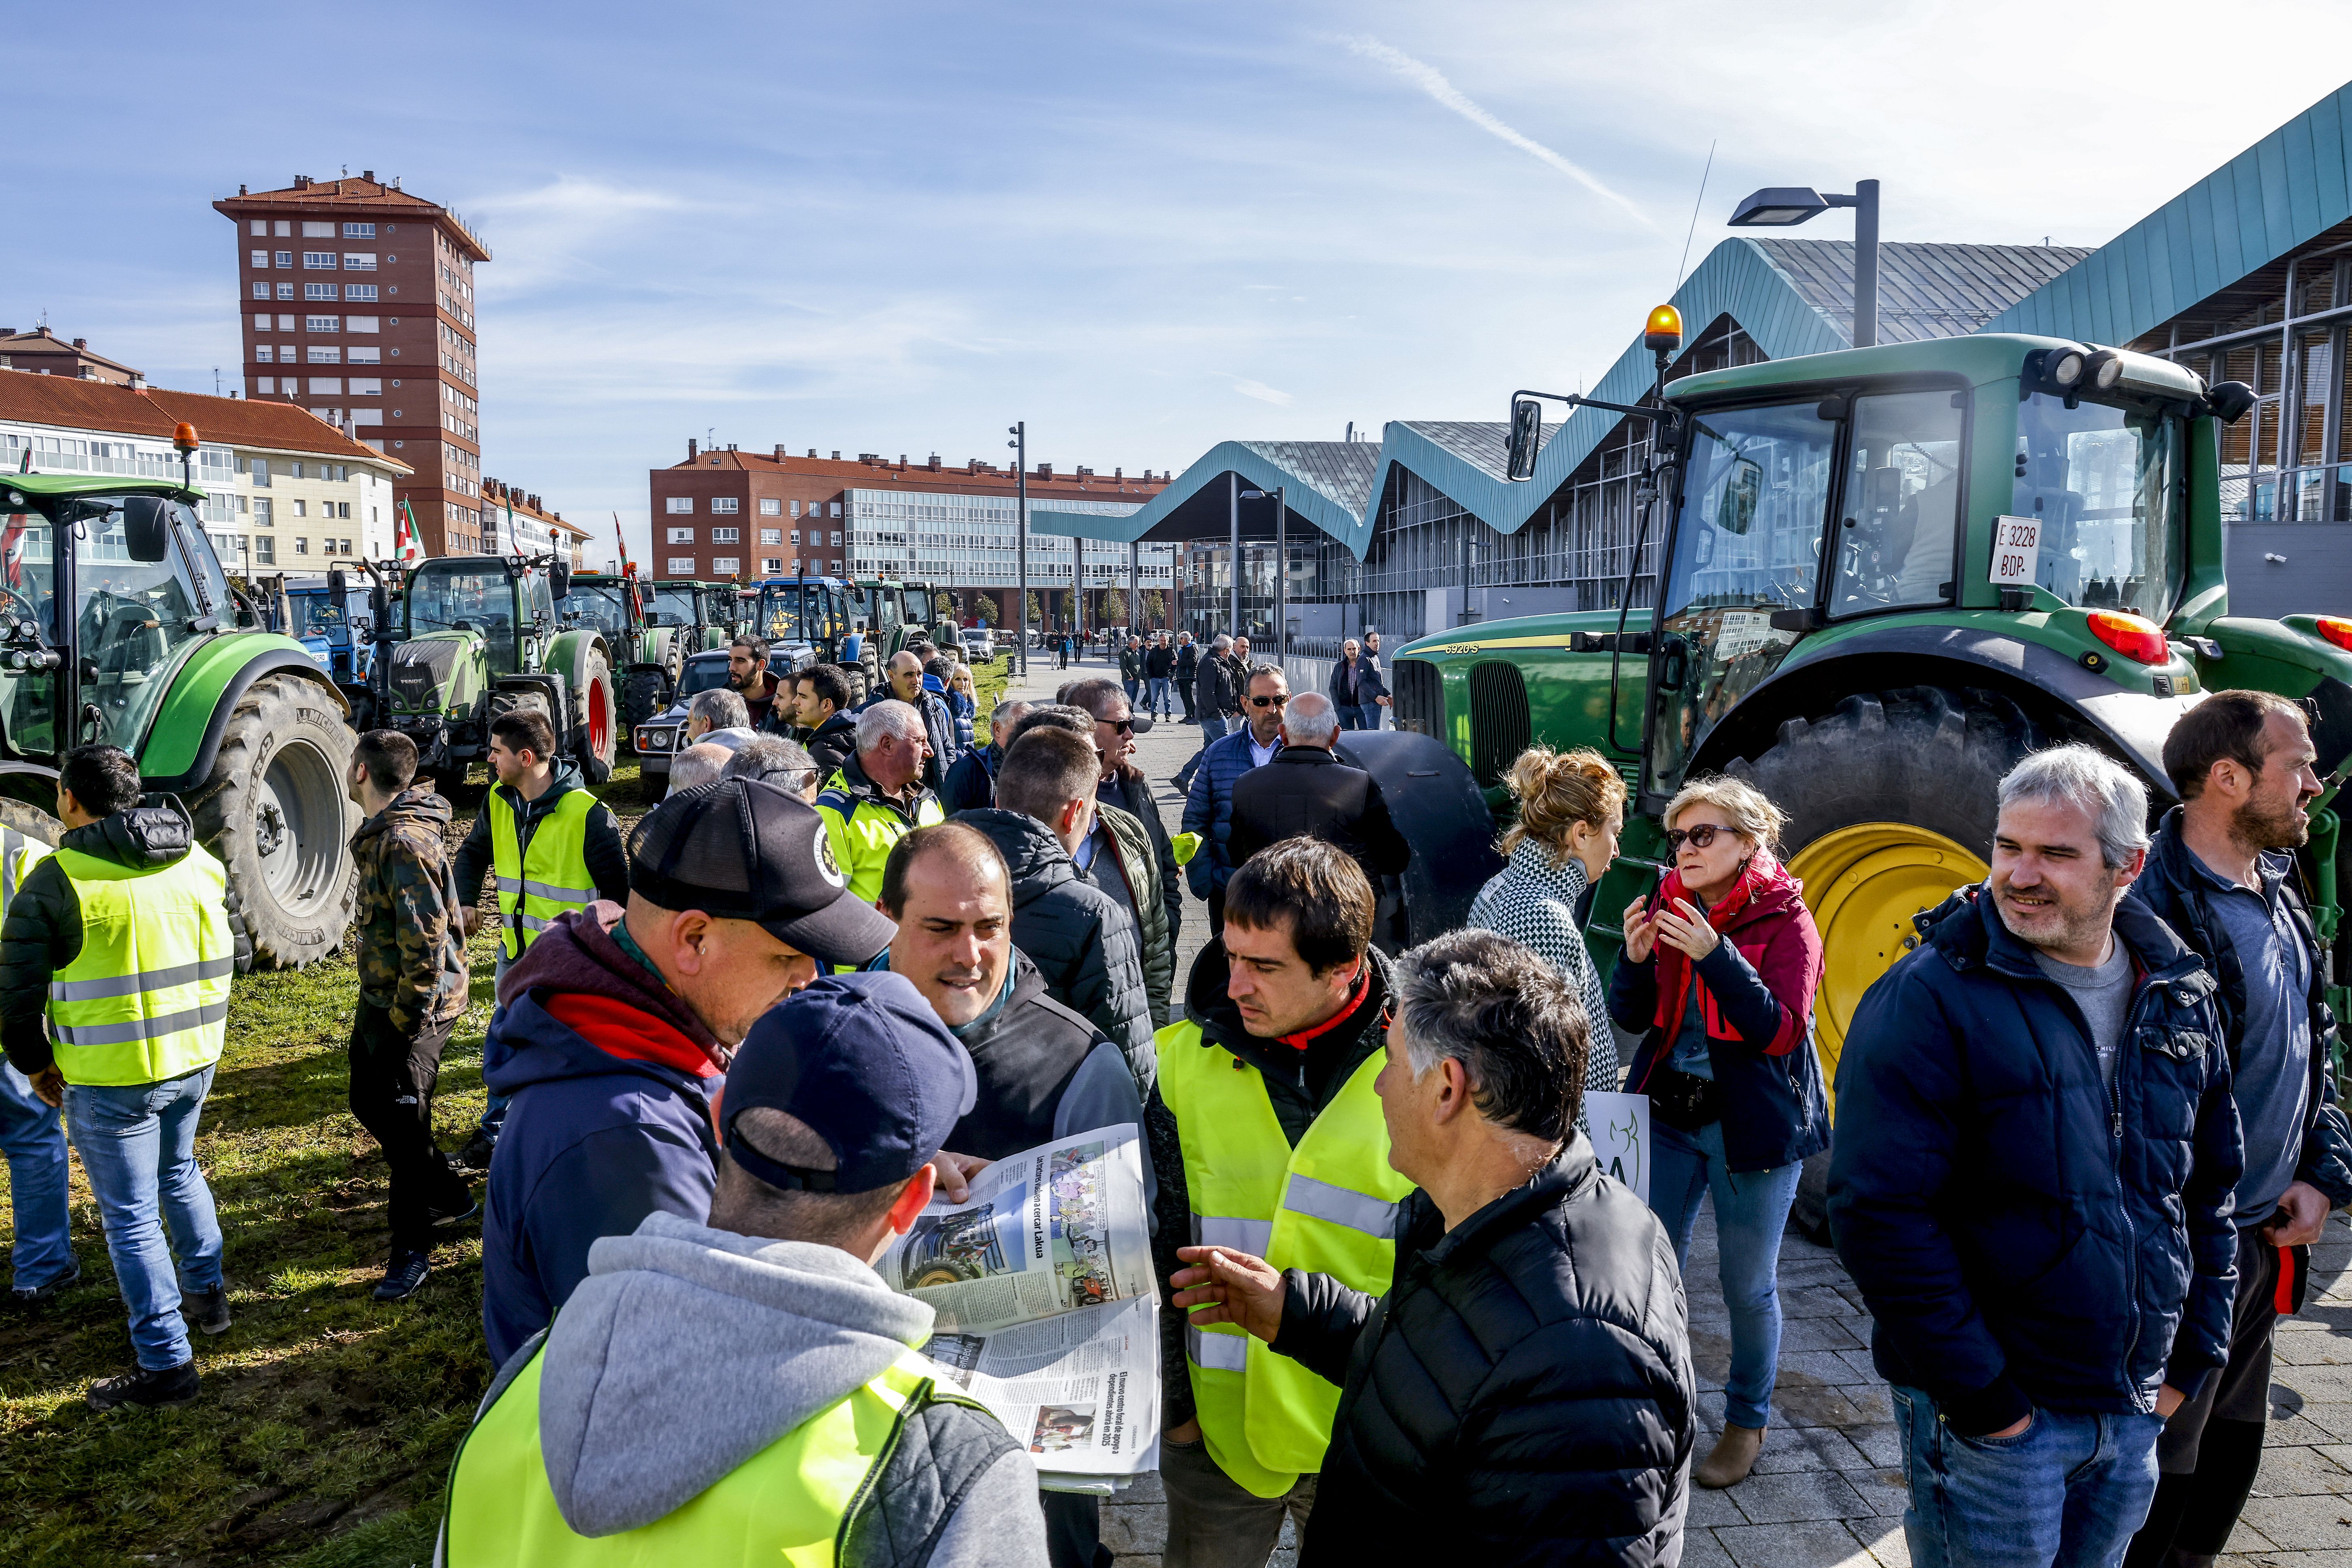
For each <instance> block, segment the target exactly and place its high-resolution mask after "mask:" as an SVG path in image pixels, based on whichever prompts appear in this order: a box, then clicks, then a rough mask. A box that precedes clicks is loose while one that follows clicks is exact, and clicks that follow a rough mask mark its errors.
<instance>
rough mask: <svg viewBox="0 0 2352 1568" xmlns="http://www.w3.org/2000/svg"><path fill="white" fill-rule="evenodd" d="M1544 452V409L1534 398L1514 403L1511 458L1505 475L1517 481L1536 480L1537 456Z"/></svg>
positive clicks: (1519, 399)
mask: <svg viewBox="0 0 2352 1568" xmlns="http://www.w3.org/2000/svg"><path fill="white" fill-rule="evenodd" d="M1541 450H1543V405H1542V404H1540V403H1538V402H1537V401H1536V400H1535V399H1534V398H1532V397H1515V398H1513V399H1511V439H1510V455H1509V458H1508V460H1507V462H1506V464H1505V467H1504V471H1505V472H1506V473H1507V475H1508V476H1509V477H1510V478H1511V479H1515V480H1525V479H1534V478H1535V477H1536V454H1537V453H1538V452H1540V451H1541Z"/></svg>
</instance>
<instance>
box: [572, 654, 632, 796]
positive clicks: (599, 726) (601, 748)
mask: <svg viewBox="0 0 2352 1568" xmlns="http://www.w3.org/2000/svg"><path fill="white" fill-rule="evenodd" d="M586 671H587V673H586V676H585V678H584V679H583V680H582V681H581V684H580V689H579V690H578V691H577V692H575V693H573V695H572V702H573V704H574V712H575V713H576V715H577V717H578V722H577V723H575V724H573V725H572V736H571V742H570V748H569V749H570V751H571V752H572V759H573V760H574V761H576V762H577V763H579V764H580V776H581V777H582V778H583V779H585V780H586V781H587V782H588V783H590V784H603V783H604V781H605V780H607V779H609V778H611V777H612V776H613V755H614V751H615V749H616V748H617V747H618V746H619V744H620V737H619V734H618V731H617V726H616V724H615V722H614V721H615V719H616V717H617V715H618V710H617V708H616V707H615V705H614V700H613V670H612V667H611V666H610V665H608V664H607V663H605V661H604V655H603V654H601V653H598V652H596V651H595V650H594V649H593V648H592V649H590V650H589V653H588V658H587V662H586Z"/></svg>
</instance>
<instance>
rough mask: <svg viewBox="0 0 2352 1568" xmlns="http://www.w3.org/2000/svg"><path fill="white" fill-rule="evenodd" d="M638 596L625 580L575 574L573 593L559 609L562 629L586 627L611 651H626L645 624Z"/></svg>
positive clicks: (631, 585) (563, 599)
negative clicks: (608, 645)
mask: <svg viewBox="0 0 2352 1568" xmlns="http://www.w3.org/2000/svg"><path fill="white" fill-rule="evenodd" d="M637 593H638V590H637V586H636V584H634V583H632V582H631V581H630V580H629V579H628V578H626V577H613V576H604V575H601V574H600V575H597V576H593V577H592V576H588V575H586V574H573V576H572V591H571V592H570V593H568V594H566V595H563V598H562V603H561V605H559V606H558V607H559V609H560V611H561V613H562V616H563V624H564V625H565V626H586V627H588V628H590V629H592V630H594V631H598V632H601V633H603V634H604V638H605V640H606V641H608V642H610V643H611V644H612V645H613V646H614V647H629V646H631V645H632V643H633V642H634V640H635V634H636V631H637V628H638V627H639V626H642V625H644V624H645V622H646V617H645V616H644V615H643V613H642V612H641V610H640V609H639V604H640V601H639V599H638V597H637Z"/></svg>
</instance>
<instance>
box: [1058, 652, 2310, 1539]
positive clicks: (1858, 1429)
mask: <svg viewBox="0 0 2352 1568" xmlns="http://www.w3.org/2000/svg"><path fill="white" fill-rule="evenodd" d="M1052 666H1053V660H1052V658H1050V657H1049V658H1042V659H1041V658H1035V657H1034V656H1033V657H1032V658H1031V661H1030V679H1029V681H1028V683H1027V684H1026V686H1021V685H1019V683H1017V682H1016V686H1015V690H1016V694H1019V695H1024V696H1034V697H1035V698H1038V699H1041V700H1051V699H1052V696H1053V692H1054V689H1055V687H1057V686H1059V685H1060V684H1061V683H1062V682H1063V681H1065V680H1072V679H1078V678H1079V676H1080V675H1082V674H1083V675H1089V676H1091V675H1101V674H1105V673H1108V674H1111V675H1116V674H1117V673H1118V670H1117V668H1115V667H1109V668H1106V666H1105V665H1104V664H1103V662H1102V661H1101V660H1100V659H1096V660H1093V661H1091V662H1087V663H1085V664H1083V665H1082V666H1079V667H1074V668H1072V669H1070V670H1068V671H1057V670H1055V669H1054V668H1052ZM1199 745H1200V731H1198V730H1196V729H1193V728H1192V726H1190V725H1186V724H1181V723H1176V724H1169V725H1164V726H1155V727H1154V729H1153V731H1151V732H1150V733H1149V734H1145V735H1140V736H1139V737H1138V738H1137V752H1138V755H1139V762H1140V763H1141V764H1142V766H1143V768H1144V771H1145V772H1146V773H1149V774H1150V776H1151V779H1152V782H1153V784H1155V785H1156V786H1158V791H1159V795H1160V802H1161V807H1160V809H1161V811H1162V813H1163V815H1164V816H1165V817H1166V820H1167V823H1168V826H1169V829H1170V831H1171V832H1173V831H1174V830H1175V829H1176V826H1177V823H1178V819H1179V818H1180V817H1181V816H1182V814H1183V809H1184V805H1183V800H1182V798H1181V796H1179V795H1177V793H1176V791H1175V789H1174V787H1173V786H1171V785H1170V784H1168V782H1167V781H1168V779H1169V776H1170V775H1171V774H1172V773H1175V772H1176V770H1177V769H1178V768H1180V767H1181V766H1182V765H1183V763H1184V760H1185V759H1186V758H1187V757H1189V756H1190V755H1191V754H1192V752H1193V751H1194V750H1196V749H1197V748H1198V747H1199ZM1207 925H1208V920H1207V912H1206V910H1204V909H1203V908H1202V906H1200V905H1198V904H1195V903H1190V902H1188V904H1187V906H1186V909H1185V922H1184V929H1183V931H1182V932H1181V938H1180V942H1179V946H1180V950H1181V951H1180V954H1179V962H1178V967H1177V976H1178V993H1179V994H1180V995H1181V993H1182V979H1183V976H1184V975H1185V974H1187V973H1190V972H1191V969H1192V956H1193V954H1195V953H1197V952H1199V951H1200V949H1201V946H1202V942H1204V941H1205V940H1206V938H1207V935H1208V931H1207ZM2312 1273H2313V1276H2314V1279H2313V1284H2314V1286H2315V1291H2316V1292H2317V1295H2316V1299H2315V1300H2314V1301H2313V1302H2312V1303H2311V1304H2310V1305H2309V1306H2307V1307H2306V1308H2305V1310H2304V1311H2303V1313H2302V1315H2301V1316H2299V1317H2297V1318H2294V1319H2292V1320H2289V1321H2286V1322H2284V1323H2282V1324H2281V1325H2280V1329H2279V1338H2278V1356H2277V1363H2278V1364H2277V1368H2276V1371H2275V1372H2274V1373H2273V1381H2272V1384H2271V1412H2272V1424H2271V1428H2270V1446H2269V1450H2268V1452H2267V1453H2266V1454H2265V1456H2264V1458H2263V1470H2262V1475H2261V1477H2260V1478H2259V1479H2257V1480H2256V1481H2255V1483H2254V1496H2253V1499H2252V1501H2251V1502H2250V1503H2249V1504H2248V1505H2247V1508H2246V1513H2245V1517H2244V1519H2243V1520H2242V1521H2241V1523H2240V1524H2239V1527H2238V1531H2237V1533H2236V1534H2235V1535H2234V1536H2233V1537H2231V1542H2230V1555H2228V1556H2226V1557H2224V1558H2223V1559H2222V1560H2221V1565H2220V1568H2256V1565H2261V1568H2352V1227H2347V1221H2346V1217H2345V1216H2344V1215H2336V1216H2335V1217H2334V1218H2333V1219H2332V1220H2331V1221H2330V1222H2329V1225H2328V1233H2327V1237H2326V1240H2325V1241H2323V1242H2322V1243H2321V1244H2320V1245H2319V1246H2318V1247H2315V1248H2314V1249H2313V1258H2312ZM1686 1285H1687V1289H1689V1292H1690V1309H1691V1351H1692V1354H1693V1356H1694V1358H1695V1359H1696V1363H1697V1367H1698V1376H1699V1385H1700V1388H1701V1390H1702V1391H1703V1392H1702V1399H1701V1412H1702V1416H1701V1418H1702V1420H1703V1421H1704V1422H1705V1424H1706V1428H1707V1429H1706V1433H1705V1434H1704V1435H1703V1436H1701V1438H1700V1450H1699V1451H1700V1452H1701V1453H1702V1454H1704V1453H1705V1452H1706V1448H1707V1447H1711V1446H1712V1445H1713V1443H1714V1440H1715V1435H1716V1433H1717V1432H1718V1431H1720V1430H1721V1427H1722V1421H1723V1379H1724V1374H1725V1373H1726V1372H1727V1370H1728V1369H1729V1363H1730V1355H1731V1341H1730V1331H1729V1320H1728V1318H1727V1316H1726V1315H1725V1311H1724V1306H1723V1292H1722V1289H1721V1288H1720V1286H1719V1285H1718V1284H1717V1279H1716V1250H1715V1221H1714V1216H1713V1214H1712V1212H1711V1211H1709V1210H1706V1209H1703V1210H1702V1211H1701V1213H1700V1216H1699V1223H1698V1228H1697V1234H1696V1237H1695V1239H1694V1240H1693V1242H1692V1247H1691V1259H1690V1270H1689V1275H1688V1278H1687V1280H1686ZM1780 1310H1781V1313H1782V1315H1783V1318H1784V1321H1785V1327H1784V1330H1783V1332H1782V1337H1781V1346H1780V1380H1779V1384H1778V1385H1777V1387H1776V1388H1775V1389H1774V1392H1773V1401H1772V1403H1773V1424H1772V1427H1771V1430H1770V1432H1769V1435H1768V1436H1766V1438H1765V1442H1764V1453H1763V1457H1762V1458H1760V1459H1759V1461H1758V1462H1757V1467H1756V1473H1755V1474H1754V1475H1753V1476H1751V1477H1749V1478H1748V1479H1747V1480H1746V1481H1745V1482H1743V1483H1741V1484H1740V1485H1739V1486H1737V1487H1735V1488H1733V1489H1730V1490H1729V1491H1726V1492H1710V1491H1706V1490H1701V1489H1693V1493H1692V1499H1691V1510H1690V1529H1689V1533H1688V1536H1687V1538H1686V1539H1685V1543H1684V1548H1683V1562H1684V1563H1685V1568H1726V1565H1734V1568H1909V1563H1910V1553H1909V1552H1908V1551H1906V1548H1905V1546H1904V1542H1903V1521H1902V1514H1903V1508H1904V1503H1905V1492H1904V1487H1903V1478H1902V1472H1901V1470H1900V1468H1898V1465H1899V1457H1898V1455H1897V1452H1896V1447H1895V1428H1894V1426H1893V1425H1892V1413H1891V1412H1890V1411H1889V1409H1888V1408H1887V1403H1886V1386H1885V1384H1883V1383H1882V1382H1880V1381H1879V1379H1878V1377H1877V1374H1876V1373H1874V1372H1873V1371H1872V1370H1871V1365H1870V1349H1869V1346H1870V1320H1869V1318H1868V1316H1867V1315H1866V1314H1865V1313H1864V1311H1863V1309H1862V1299H1861V1295H1860V1293H1859V1292H1858V1291H1856V1290H1855V1289H1854V1287H1853V1281H1852V1280H1850V1279H1847V1278H1846V1274H1845V1270H1844V1269H1843V1268H1841V1267H1839V1265H1838V1261H1837V1258H1836V1257H1835V1256H1834V1255H1832V1253H1831V1252H1830V1251H1829V1250H1828V1249H1827V1248H1826V1247H1815V1246H1813V1245H1812V1244H1811V1243H1810V1242H1808V1241H1805V1240H1804V1239H1802V1238H1801V1237H1798V1236H1795V1235H1794V1234H1791V1235H1790V1237H1788V1238H1787V1240H1786V1241H1785V1242H1784V1243H1783V1244H1782V1246H1781V1249H1780ZM1166 1511H1167V1510H1166V1509H1165V1507H1164V1506H1163V1505H1162V1503H1161V1500H1160V1488H1159V1481H1158V1478H1156V1477H1150V1478H1146V1479H1144V1481H1142V1482H1141V1483H1140V1484H1139V1485H1137V1486H1136V1487H1134V1488H1132V1489H1130V1490H1129V1492H1128V1493H1127V1494H1126V1495H1125V1497H1124V1498H1123V1499H1122V1500H1120V1501H1118V1502H1117V1503H1113V1504H1108V1505H1106V1506H1105V1508H1104V1510H1103V1540H1104V1542H1105V1543H1106V1544H1107V1545H1108V1546H1109V1547H1110V1548H1111V1550H1112V1551H1113V1552H1117V1553H1118V1554H1119V1555H1118V1563H1119V1568H1159V1563H1160V1555H1159V1552H1160V1543H1161V1541H1162V1539H1163V1538H1164V1535H1165V1533H1166V1529H1167V1520H1166ZM1291 1555H1292V1554H1291V1552H1290V1551H1289V1550H1288V1542H1287V1538H1286V1544H1285V1549H1284V1550H1281V1551H1278V1552H1276V1555H1275V1558H1274V1562H1275V1563H1276V1568H1288V1564H1289V1563H1290V1561H1291Z"/></svg>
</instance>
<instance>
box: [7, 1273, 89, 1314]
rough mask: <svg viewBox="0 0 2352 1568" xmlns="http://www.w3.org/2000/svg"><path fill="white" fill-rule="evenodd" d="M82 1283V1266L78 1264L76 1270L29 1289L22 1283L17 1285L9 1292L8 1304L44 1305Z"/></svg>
mask: <svg viewBox="0 0 2352 1568" xmlns="http://www.w3.org/2000/svg"><path fill="white" fill-rule="evenodd" d="M80 1283H81V1266H80V1265H79V1264H76V1265H74V1271H73V1272H72V1273H70V1274H68V1275H67V1276H66V1277H65V1278H64V1279H52V1280H50V1281H49V1282H48V1283H47V1284H46V1285H36V1286H33V1287H32V1288H31V1289H26V1287H24V1286H22V1285H19V1286H16V1288H14V1289H11V1290H10V1291H9V1292H8V1304H9V1305H10V1306H12V1307H26V1308H30V1307H38V1306H42V1305H44V1304H46V1303H47V1302H50V1301H54V1300H57V1299H58V1297H59V1296H61V1295H63V1294H64V1293H65V1292H66V1291H68V1290H70V1289H73V1288H74V1287H75V1286H76V1285H79V1284H80Z"/></svg>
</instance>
